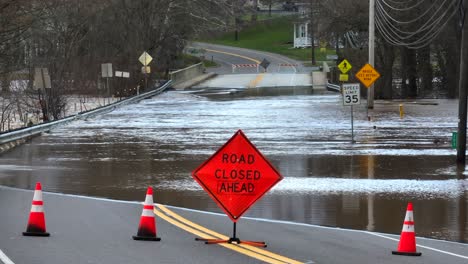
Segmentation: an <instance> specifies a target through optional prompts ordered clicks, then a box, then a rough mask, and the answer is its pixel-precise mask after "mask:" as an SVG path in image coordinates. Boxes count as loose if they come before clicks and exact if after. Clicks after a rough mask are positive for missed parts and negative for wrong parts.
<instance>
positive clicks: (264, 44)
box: [199, 16, 334, 61]
mask: <svg viewBox="0 0 468 264" xmlns="http://www.w3.org/2000/svg"><path fill="white" fill-rule="evenodd" d="M294 19H295V18H294V17H285V16H282V17H278V18H274V19H271V20H268V21H265V22H259V23H258V24H257V25H255V26H251V27H249V28H246V29H244V30H242V31H241V32H239V40H238V41H235V40H234V32H229V33H226V34H224V35H222V36H221V37H218V38H207V39H201V40H199V41H202V42H208V43H214V44H221V45H228V46H235V47H241V48H247V49H255V50H262V51H268V52H273V53H277V54H282V55H285V56H287V57H290V58H292V59H296V60H300V61H311V58H312V51H311V49H310V48H306V49H294V48H293V36H294V32H293V29H294V28H293V22H294ZM327 54H334V50H327V51H325V52H320V49H319V48H315V56H316V60H317V61H323V60H326V55H327Z"/></svg>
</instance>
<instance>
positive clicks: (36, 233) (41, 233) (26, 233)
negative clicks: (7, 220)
mask: <svg viewBox="0 0 468 264" xmlns="http://www.w3.org/2000/svg"><path fill="white" fill-rule="evenodd" d="M23 236H42V237H48V236H50V234H49V233H47V232H40V233H39V232H23Z"/></svg>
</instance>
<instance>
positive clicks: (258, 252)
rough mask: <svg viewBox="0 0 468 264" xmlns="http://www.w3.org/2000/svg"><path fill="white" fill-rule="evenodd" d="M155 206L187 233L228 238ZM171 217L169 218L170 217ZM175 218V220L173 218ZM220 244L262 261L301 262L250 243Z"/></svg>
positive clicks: (167, 219) (156, 212)
mask: <svg viewBox="0 0 468 264" xmlns="http://www.w3.org/2000/svg"><path fill="white" fill-rule="evenodd" d="M157 207H158V208H159V209H160V210H161V211H163V212H164V213H165V214H164V213H162V212H159V211H158V210H156V208H155V209H154V212H155V214H156V215H157V216H159V217H161V218H163V219H164V220H166V221H168V222H169V223H171V224H173V225H176V226H178V227H180V228H182V229H183V230H185V231H187V232H189V233H192V234H194V235H197V236H199V237H201V238H208V239H212V238H217V239H222V240H228V239H229V237H227V236H225V235H222V234H220V233H217V232H215V231H213V230H210V229H208V228H205V227H203V226H201V225H198V224H196V223H194V222H192V221H190V220H188V219H186V218H184V217H182V216H180V215H178V214H176V213H174V212H173V211H171V210H169V209H168V208H167V207H165V206H163V205H157ZM169 216H170V217H172V218H173V219H172V218H170V217H169ZM174 219H175V220H174ZM219 245H220V246H223V247H226V248H229V249H231V250H234V251H237V252H239V253H242V254H244V255H247V256H250V257H253V258H256V259H260V260H262V261H265V262H267V263H283V264H284V263H291V264H299V263H302V262H300V261H297V260H293V259H290V258H288V257H284V256H281V255H278V254H275V253H273V252H270V251H267V250H264V249H260V248H257V247H254V246H250V245H246V244H238V245H235V244H227V243H225V244H219Z"/></svg>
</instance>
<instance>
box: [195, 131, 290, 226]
mask: <svg viewBox="0 0 468 264" xmlns="http://www.w3.org/2000/svg"><path fill="white" fill-rule="evenodd" d="M192 177H193V178H194V179H195V180H196V181H197V182H198V184H200V185H201V186H202V187H203V189H204V190H205V191H206V192H207V193H208V194H209V195H210V196H211V198H212V199H213V200H214V201H215V202H216V203H217V204H218V206H219V207H220V208H221V209H223V211H224V212H225V213H226V214H227V215H228V216H229V218H231V220H232V221H233V222H237V220H238V219H239V218H240V217H241V216H242V214H244V213H245V212H246V211H247V210H248V209H249V208H250V206H252V205H253V204H254V203H255V202H256V201H257V200H258V199H260V198H261V197H262V196H263V195H264V194H265V193H266V192H268V191H269V190H270V189H271V188H272V187H273V186H274V185H275V184H277V183H278V182H279V181H281V180H282V179H283V177H282V176H281V175H280V174H279V172H278V171H277V170H276V169H275V168H274V167H273V166H272V165H271V164H270V162H269V161H268V160H267V159H266V158H265V157H264V156H263V155H262V154H261V153H260V151H258V149H257V148H256V147H255V146H254V145H253V144H252V143H251V142H250V141H249V140H248V138H247V137H246V136H245V134H244V133H243V132H242V131H241V130H239V131H237V132H236V133H235V134H234V136H233V137H232V138H231V139H229V140H228V141H227V142H226V143H225V144H224V145H223V146H222V147H221V148H220V149H219V150H218V151H217V152H216V153H215V154H213V156H211V157H210V158H209V159H208V160H207V161H205V162H204V163H203V164H202V165H200V167H198V168H197V169H196V170H194V171H193V172H192Z"/></svg>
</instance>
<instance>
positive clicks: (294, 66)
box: [191, 42, 305, 74]
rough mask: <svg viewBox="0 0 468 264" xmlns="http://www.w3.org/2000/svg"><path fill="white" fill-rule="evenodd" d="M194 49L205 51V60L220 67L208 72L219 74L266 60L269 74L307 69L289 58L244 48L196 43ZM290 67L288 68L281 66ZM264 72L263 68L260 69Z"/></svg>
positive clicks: (245, 71) (244, 71)
mask: <svg viewBox="0 0 468 264" xmlns="http://www.w3.org/2000/svg"><path fill="white" fill-rule="evenodd" d="M191 46H192V47H194V48H198V49H205V50H206V53H205V59H207V60H211V58H213V61H215V62H216V63H218V65H219V67H212V68H208V69H207V71H208V72H215V73H218V74H229V73H232V65H233V64H252V63H253V64H255V63H257V64H258V63H260V62H262V60H263V59H266V60H267V61H269V62H270V65H269V66H268V69H267V72H270V73H275V72H278V71H279V70H280V71H281V72H288V73H293V72H299V73H300V72H304V71H305V68H304V66H303V65H302V63H301V62H300V61H297V60H293V59H290V58H288V57H285V56H282V55H278V54H273V53H269V52H263V51H256V50H249V49H243V48H236V47H229V46H223V45H215V44H207V43H200V42H194V43H192V44H191ZM280 64H282V65H288V66H280ZM260 70H261V72H263V68H260ZM236 72H240V73H255V72H256V70H254V69H253V68H252V69H238V70H237V71H236Z"/></svg>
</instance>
